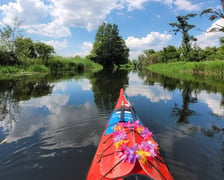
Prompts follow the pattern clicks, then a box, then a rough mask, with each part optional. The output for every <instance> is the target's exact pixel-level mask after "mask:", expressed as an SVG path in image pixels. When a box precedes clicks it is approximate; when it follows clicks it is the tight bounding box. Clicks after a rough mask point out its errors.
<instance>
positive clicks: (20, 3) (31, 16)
mask: <svg viewBox="0 0 224 180" xmlns="http://www.w3.org/2000/svg"><path fill="white" fill-rule="evenodd" d="M31 7H32V8H31ZM0 10H1V11H2V15H3V16H4V18H3V19H2V21H3V22H4V23H6V24H10V25H11V24H12V23H13V20H14V19H15V17H18V19H19V20H22V21H23V24H24V25H32V24H37V23H40V22H41V20H42V19H43V18H46V17H47V15H48V13H49V8H48V6H47V5H45V4H44V3H43V2H42V1H40V0H29V1H27V0H16V2H10V3H9V4H8V5H2V6H0Z"/></svg>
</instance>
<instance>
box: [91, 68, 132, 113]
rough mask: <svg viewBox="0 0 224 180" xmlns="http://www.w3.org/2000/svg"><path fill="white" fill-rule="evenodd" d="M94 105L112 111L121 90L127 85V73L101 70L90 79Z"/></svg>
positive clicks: (124, 71)
mask: <svg viewBox="0 0 224 180" xmlns="http://www.w3.org/2000/svg"><path fill="white" fill-rule="evenodd" d="M91 84H92V88H93V92H94V98H95V103H96V104H97V106H99V107H100V109H102V108H106V109H107V110H112V109H113V108H114V106H115V104H116V102H117V98H118V96H119V92H120V89H121V88H125V87H124V86H125V85H127V84H128V71H126V70H119V71H112V70H108V69H106V70H103V71H100V72H98V73H95V74H94V76H93V77H92V78H91Z"/></svg>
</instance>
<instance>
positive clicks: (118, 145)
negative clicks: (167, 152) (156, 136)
mask: <svg viewBox="0 0 224 180" xmlns="http://www.w3.org/2000/svg"><path fill="white" fill-rule="evenodd" d="M130 131H134V132H135V133H138V134H139V135H140V136H141V137H142V138H143V141H142V142H141V144H137V143H135V144H134V146H133V147H130V146H128V144H129V140H128V136H127V133H128V132H130ZM113 136H114V138H113V140H114V146H115V149H116V152H117V153H118V155H119V157H120V158H122V159H124V161H125V162H129V163H134V162H135V160H136V159H138V160H140V161H141V162H142V163H146V162H147V159H148V158H154V157H156V155H157V151H158V149H159V146H158V144H157V143H156V142H155V141H154V140H153V139H152V132H151V131H149V130H148V128H146V127H143V126H142V125H141V124H140V123H139V121H138V120H137V121H135V122H128V123H122V122H119V123H118V124H117V125H116V126H115V127H114V133H113Z"/></svg>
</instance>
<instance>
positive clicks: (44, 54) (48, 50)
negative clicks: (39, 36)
mask: <svg viewBox="0 0 224 180" xmlns="http://www.w3.org/2000/svg"><path fill="white" fill-rule="evenodd" d="M34 49H35V52H36V56H37V57H38V58H40V59H42V60H43V61H44V64H46V65H47V63H48V59H49V57H50V56H51V55H52V54H53V53H54V48H53V47H52V46H50V45H47V44H45V43H42V42H36V43H34Z"/></svg>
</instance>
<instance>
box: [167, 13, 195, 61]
mask: <svg viewBox="0 0 224 180" xmlns="http://www.w3.org/2000/svg"><path fill="white" fill-rule="evenodd" d="M195 16H196V14H194V13H190V14H187V15H185V16H177V17H176V18H177V21H178V22H174V23H169V25H170V26H172V27H173V32H174V34H175V35H176V34H177V33H179V32H180V33H181V34H182V44H181V47H182V49H183V55H184V57H185V58H187V56H188V53H189V52H190V51H191V41H197V39H196V38H195V37H194V36H192V35H189V30H191V29H193V28H194V27H195V25H193V24H189V23H188V20H189V19H190V18H193V17H195Z"/></svg>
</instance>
